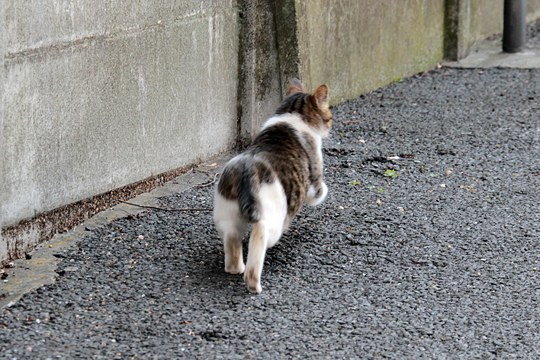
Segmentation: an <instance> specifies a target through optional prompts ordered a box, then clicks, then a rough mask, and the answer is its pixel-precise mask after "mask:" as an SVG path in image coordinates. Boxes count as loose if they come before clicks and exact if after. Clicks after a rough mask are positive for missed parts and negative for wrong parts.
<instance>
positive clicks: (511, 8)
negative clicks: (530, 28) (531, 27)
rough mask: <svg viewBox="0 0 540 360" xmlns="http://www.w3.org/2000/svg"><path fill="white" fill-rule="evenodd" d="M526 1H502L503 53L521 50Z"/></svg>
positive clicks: (525, 20) (525, 17)
mask: <svg viewBox="0 0 540 360" xmlns="http://www.w3.org/2000/svg"><path fill="white" fill-rule="evenodd" d="M526 27H527V0H504V29H503V44H502V47H503V51H504V52H507V53H516V52H520V51H521V50H523V46H524V45H525V40H526V37H527V35H526V31H527V28H526Z"/></svg>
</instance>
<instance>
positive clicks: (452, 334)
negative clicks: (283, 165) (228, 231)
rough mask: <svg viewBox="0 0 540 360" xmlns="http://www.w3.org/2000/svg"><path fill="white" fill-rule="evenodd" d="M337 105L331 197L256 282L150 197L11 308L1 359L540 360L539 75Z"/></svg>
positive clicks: (433, 82) (4, 313)
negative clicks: (235, 271)
mask: <svg viewBox="0 0 540 360" xmlns="http://www.w3.org/2000/svg"><path fill="white" fill-rule="evenodd" d="M333 111H334V119H335V127H334V130H333V133H332V135H331V138H330V139H328V141H326V142H325V144H324V146H325V150H324V156H325V168H326V177H327V183H328V186H329V189H330V193H329V198H328V199H327V201H326V202H325V203H323V205H321V206H320V207H318V208H314V209H313V208H304V209H303V210H302V212H301V214H300V216H299V217H297V218H296V219H295V221H294V222H293V224H292V226H291V230H290V232H289V233H288V234H286V235H285V236H284V237H283V238H282V240H281V242H280V243H279V244H278V245H277V246H276V247H274V248H273V249H271V250H270V251H269V252H268V255H267V258H266V261H265V268H264V273H263V283H262V285H263V293H262V294H261V295H258V296H254V295H250V294H248V292H247V290H246V288H245V286H244V284H243V282H242V277H241V276H233V275H228V274H225V273H224V271H223V270H222V269H223V258H222V257H223V251H222V247H221V242H220V240H219V238H218V236H217V233H216V231H215V230H214V228H213V224H212V220H211V214H210V212H207V211H190V212H183V213H182V212H165V211H158V210H148V211H147V212H145V213H143V214H140V215H138V216H134V217H129V218H126V219H122V220H119V221H116V222H114V223H111V224H110V225H108V226H105V227H103V228H100V229H96V230H94V231H93V232H92V235H90V236H88V237H86V238H84V239H82V240H81V241H80V243H79V246H78V248H76V249H73V250H70V251H69V252H66V253H63V254H58V256H61V257H63V260H62V262H61V263H60V266H59V269H58V274H59V276H58V281H57V282H56V283H54V284H52V285H47V286H44V287H42V288H40V289H38V290H37V291H34V292H32V293H29V294H27V295H25V296H24V297H23V298H22V299H21V300H20V301H19V302H18V303H17V304H16V305H14V306H12V307H10V308H6V309H3V310H1V313H0V354H2V355H1V356H0V357H2V358H6V359H10V358H17V359H38V358H39V359H45V358H63V359H73V358H81V357H83V358H90V357H92V358H96V359H115V358H118V359H120V358H122V359H124V358H131V357H133V358H183V357H185V358H195V359H209V358H227V359H235V358H238V359H254V358H260V359H279V358H301V359H305V358H365V359H370V358H373V359H380V358H388V359H413V358H414V359H417V358H429V359H449V358H452V359H456V358H478V359H492V358H493V359H494V358H521V359H533V358H540V346H539V345H538V344H540V330H539V329H540V242H539V239H540V215H539V211H538V202H539V200H540V198H539V195H538V189H539V187H540V149H539V146H540V145H539V144H540V141H539V140H540V117H539V111H540V70H508V69H506V70H502V69H490V70H458V69H448V68H442V69H438V70H435V71H432V72H429V73H426V74H422V75H418V76H414V77H412V78H409V79H406V80H404V81H401V82H399V83H395V84H392V85H390V86H388V87H386V88H384V89H381V90H379V91H375V92H373V93H370V94H368V95H365V96H361V97H359V98H357V99H355V100H353V101H349V102H346V103H343V104H341V105H339V106H337V107H335V108H334V109H333ZM209 178H212V176H211V175H209ZM211 203H212V188H211V187H194V188H192V189H190V190H188V191H186V192H183V193H180V194H175V195H172V196H169V197H166V198H163V199H162V206H163V207H167V208H176V209H178V208H210V207H211Z"/></svg>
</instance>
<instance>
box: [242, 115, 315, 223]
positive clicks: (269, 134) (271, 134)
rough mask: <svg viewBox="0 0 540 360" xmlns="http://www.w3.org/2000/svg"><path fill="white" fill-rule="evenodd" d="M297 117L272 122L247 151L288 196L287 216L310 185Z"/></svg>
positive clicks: (293, 211) (279, 117) (295, 208)
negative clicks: (272, 174) (279, 183)
mask: <svg viewBox="0 0 540 360" xmlns="http://www.w3.org/2000/svg"><path fill="white" fill-rule="evenodd" d="M298 121H302V120H301V119H300V118H299V117H298V116H297V115H291V114H287V115H282V116H277V117H274V118H271V119H270V120H269V121H268V122H267V123H266V124H265V125H264V127H263V129H262V130H261V132H260V133H259V134H258V135H257V137H256V138H255V139H254V141H253V143H252V145H251V146H250V148H249V149H248V153H249V154H251V155H252V156H253V157H255V158H258V159H260V160H261V161H264V162H265V163H267V164H268V165H269V166H270V167H271V168H272V170H273V172H274V173H275V174H276V176H277V178H278V179H279V181H280V182H281V185H282V186H283V190H284V191H285V195H286V196H287V202H288V210H289V213H290V214H294V213H296V212H297V211H298V210H299V209H300V207H301V205H302V203H303V201H304V198H305V194H306V191H307V187H308V185H309V157H308V155H307V152H306V149H305V147H304V146H303V143H302V141H303V140H302V134H301V129H298V125H297V124H295V123H294V122H298Z"/></svg>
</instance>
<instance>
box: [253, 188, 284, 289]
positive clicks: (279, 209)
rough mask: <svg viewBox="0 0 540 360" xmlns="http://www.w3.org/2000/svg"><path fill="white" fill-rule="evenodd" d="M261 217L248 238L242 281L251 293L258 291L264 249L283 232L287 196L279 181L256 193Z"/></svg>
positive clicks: (264, 253) (260, 287)
mask: <svg viewBox="0 0 540 360" xmlns="http://www.w3.org/2000/svg"><path fill="white" fill-rule="evenodd" d="M258 199H259V204H260V208H261V218H260V220H259V221H257V222H256V223H254V224H253V229H252V231H251V236H250V239H249V247H248V258H247V263H246V271H245V273H244V281H245V282H246V285H247V288H248V290H249V291H250V292H252V293H260V292H261V291H262V286H261V274H262V269H263V264H264V257H265V255H266V249H268V248H270V247H272V246H274V245H275V244H276V243H277V242H278V240H279V238H280V237H281V234H282V233H283V224H284V222H285V217H286V216H287V198H286V196H285V192H284V191H283V187H282V186H281V183H280V182H279V181H277V180H276V181H274V182H273V183H271V184H263V185H262V186H261V188H260V190H259V193H258Z"/></svg>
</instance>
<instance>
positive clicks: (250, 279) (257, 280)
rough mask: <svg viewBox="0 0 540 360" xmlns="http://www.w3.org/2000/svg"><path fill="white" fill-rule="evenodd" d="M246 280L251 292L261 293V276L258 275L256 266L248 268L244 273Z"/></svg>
mask: <svg viewBox="0 0 540 360" xmlns="http://www.w3.org/2000/svg"><path fill="white" fill-rule="evenodd" d="M244 281H245V283H246V286H247V288H248V290H249V292H250V293H252V294H260V293H261V291H262V286H261V277H260V275H257V271H256V270H255V269H254V268H251V269H248V270H247V271H246V272H245V273H244Z"/></svg>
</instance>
